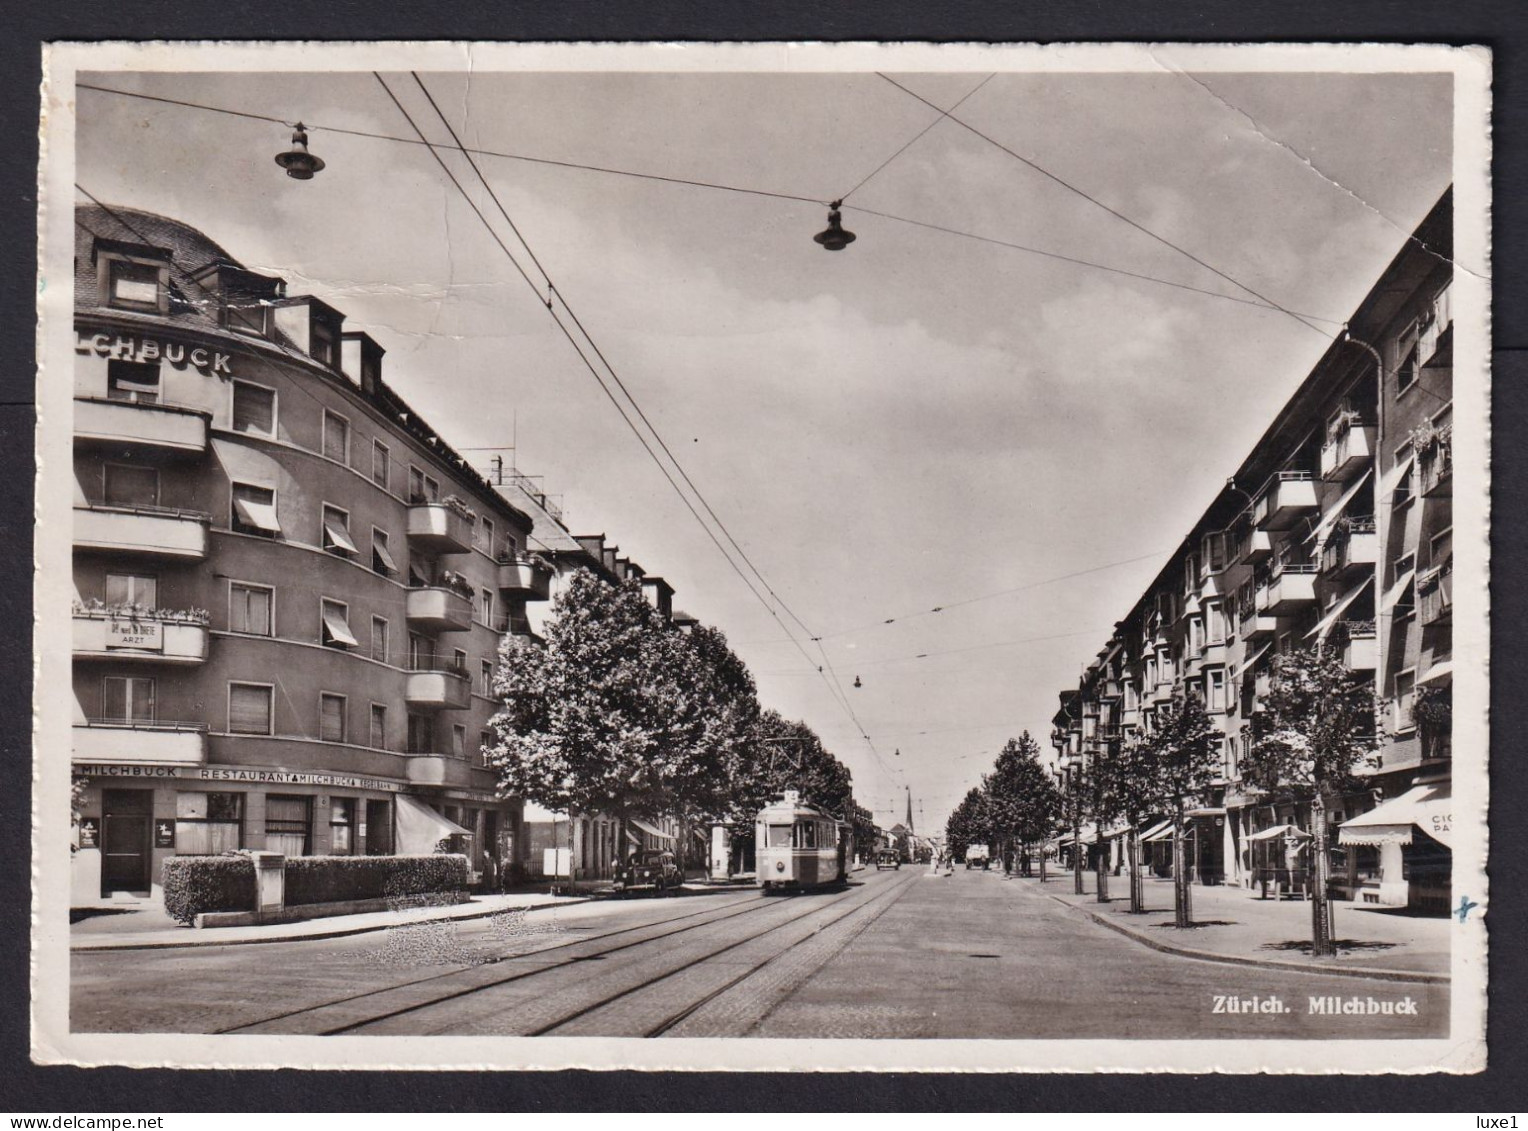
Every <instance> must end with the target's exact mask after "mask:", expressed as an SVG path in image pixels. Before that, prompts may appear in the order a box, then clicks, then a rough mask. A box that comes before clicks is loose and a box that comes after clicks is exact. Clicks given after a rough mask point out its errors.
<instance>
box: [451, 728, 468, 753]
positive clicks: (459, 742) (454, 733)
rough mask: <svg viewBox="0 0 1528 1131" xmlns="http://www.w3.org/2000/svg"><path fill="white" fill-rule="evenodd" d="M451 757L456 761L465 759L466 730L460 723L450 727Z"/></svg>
mask: <svg viewBox="0 0 1528 1131" xmlns="http://www.w3.org/2000/svg"><path fill="white" fill-rule="evenodd" d="M451 757H453V758H458V759H465V758H466V757H467V728H466V727H464V726H462V725H461V724H460V723H457V724H455V725H454V726H452V727H451Z"/></svg>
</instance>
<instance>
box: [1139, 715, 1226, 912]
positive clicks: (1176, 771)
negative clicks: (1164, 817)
mask: <svg viewBox="0 0 1528 1131" xmlns="http://www.w3.org/2000/svg"><path fill="white" fill-rule="evenodd" d="M1218 737H1219V736H1218V734H1217V733H1216V731H1215V728H1214V727H1213V726H1212V725H1211V724H1210V718H1209V716H1208V715H1207V714H1205V711H1204V702H1203V700H1201V699H1200V698H1199V696H1198V695H1196V694H1194V693H1192V692H1190V693H1189V694H1188V695H1187V696H1176V697H1174V698H1173V700H1172V702H1170V703H1168V704H1166V705H1164V706H1163V708H1162V710H1161V712H1160V713H1159V714H1158V716H1157V723H1156V726H1155V727H1154V728H1153V729H1152V731H1151V733H1150V734H1149V735H1146V736H1144V737H1143V738H1142V739H1141V741H1140V744H1139V752H1140V754H1141V756H1142V757H1143V758H1145V759H1146V761H1147V764H1146V766H1144V767H1143V768H1142V769H1143V772H1144V773H1146V774H1148V775H1149V776H1150V777H1151V778H1152V779H1154V780H1155V781H1156V783H1157V789H1158V791H1159V792H1158V796H1159V797H1161V798H1163V799H1164V800H1165V801H1166V802H1167V803H1168V804H1169V805H1170V806H1171V811H1172V814H1173V919H1174V924H1175V925H1176V926H1178V927H1192V926H1193V925H1194V914H1193V903H1192V898H1193V897H1192V888H1191V886H1190V883H1189V866H1188V860H1187V859H1186V857H1187V853H1186V852H1185V846H1184V831H1185V830H1184V816H1185V813H1186V812H1187V810H1188V807H1189V804H1190V802H1193V801H1197V800H1199V799H1200V798H1202V797H1203V796H1204V795H1205V793H1207V792H1208V791H1209V788H1210V786H1211V785H1212V784H1213V782H1214V781H1215V776H1216V772H1217V771H1218V769H1219V766H1220V759H1219V750H1218V746H1219V743H1218Z"/></svg>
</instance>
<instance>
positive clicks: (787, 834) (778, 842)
mask: <svg viewBox="0 0 1528 1131" xmlns="http://www.w3.org/2000/svg"><path fill="white" fill-rule="evenodd" d="M790 846H791V827H790V826H789V825H770V826H769V847H770V848H789V847H790Z"/></svg>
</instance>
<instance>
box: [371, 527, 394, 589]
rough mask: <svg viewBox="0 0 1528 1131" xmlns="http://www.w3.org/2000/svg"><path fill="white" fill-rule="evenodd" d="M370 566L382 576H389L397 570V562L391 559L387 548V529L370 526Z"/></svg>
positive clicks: (391, 556)
mask: <svg viewBox="0 0 1528 1131" xmlns="http://www.w3.org/2000/svg"><path fill="white" fill-rule="evenodd" d="M371 568H372V569H373V570H375V571H376V572H377V573H380V574H381V575H382V576H383V577H391V576H392V575H393V574H395V573H397V572H398V563H397V562H395V561H393V555H392V554H391V553H390V552H389V551H388V548H387V531H385V530H378V529H377V528H376V527H375V526H373V527H372V528H371Z"/></svg>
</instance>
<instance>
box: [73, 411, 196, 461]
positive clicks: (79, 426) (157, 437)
mask: <svg viewBox="0 0 1528 1131" xmlns="http://www.w3.org/2000/svg"><path fill="white" fill-rule="evenodd" d="M210 419H211V416H210V414H208V413H205V412H200V411H198V410H197V409H193V408H181V407H179V406H178V405H167V404H144V403H142V402H140V401H125V400H100V399H97V398H94V397H76V398H75V401H74V438H75V440H76V441H77V442H79V443H88V444H110V445H111V446H112V447H113V448H118V449H123V448H125V449H128V450H137V451H154V452H160V453H167V454H184V455H198V456H199V455H205V454H206V452H207V424H208V421H209V420H210Z"/></svg>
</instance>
